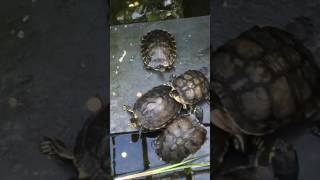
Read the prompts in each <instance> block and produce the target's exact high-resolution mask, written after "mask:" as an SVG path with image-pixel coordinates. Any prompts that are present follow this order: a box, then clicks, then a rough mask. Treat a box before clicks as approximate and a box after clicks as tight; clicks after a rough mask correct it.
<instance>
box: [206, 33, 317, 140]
mask: <svg viewBox="0 0 320 180" xmlns="http://www.w3.org/2000/svg"><path fill="white" fill-rule="evenodd" d="M210 65H211V71H212V73H213V74H212V82H213V84H212V85H213V90H214V93H215V94H216V95H217V96H218V97H219V99H220V102H221V105H222V106H223V108H224V109H225V111H227V112H228V113H229V114H230V115H231V116H232V117H233V120H234V122H235V123H236V125H237V126H239V127H238V128H240V129H241V130H242V131H243V132H245V133H247V134H253V135H263V134H266V133H269V132H272V131H274V130H275V129H277V128H278V127H280V126H283V125H285V124H288V123H290V122H292V121H294V120H295V119H299V118H300V119H301V118H303V117H302V116H303V114H304V109H305V104H306V103H307V102H308V101H309V100H311V99H312V97H313V95H314V94H315V93H316V92H318V91H319V89H317V86H318V83H317V82H319V80H320V79H319V69H318V68H317V66H316V64H315V62H314V59H313V57H312V55H311V53H310V52H309V51H308V50H307V49H306V48H305V47H304V46H303V45H302V43H300V42H299V41H298V40H296V39H295V38H294V37H293V36H292V35H291V34H289V33H287V32H285V31H282V30H280V29H278V28H274V27H253V28H251V29H249V30H248V31H246V32H244V33H242V34H240V36H239V37H237V38H235V39H233V40H231V41H229V42H227V43H226V44H225V45H223V46H222V47H220V48H218V49H217V50H216V51H215V52H214V53H213V54H212V58H211V64H210Z"/></svg>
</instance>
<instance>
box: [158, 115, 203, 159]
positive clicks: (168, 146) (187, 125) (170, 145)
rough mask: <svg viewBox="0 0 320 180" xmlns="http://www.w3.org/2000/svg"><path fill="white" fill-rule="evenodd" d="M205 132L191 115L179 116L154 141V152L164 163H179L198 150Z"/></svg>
mask: <svg viewBox="0 0 320 180" xmlns="http://www.w3.org/2000/svg"><path fill="white" fill-rule="evenodd" d="M206 135H207V130H206V129H205V128H204V127H203V125H201V124H200V123H199V121H198V120H197V119H196V118H195V116H193V115H181V116H179V117H177V118H176V119H175V120H174V121H173V122H172V123H170V124H169V125H168V126H167V127H166V129H165V130H164V131H163V132H162V134H161V135H159V136H158V137H157V139H156V141H155V150H156V153H157V154H158V156H159V157H160V158H161V159H162V160H163V161H165V162H169V163H176V162H180V161H182V160H183V159H185V158H186V157H188V156H189V155H190V154H193V153H195V152H196V151H198V150H199V149H200V147H201V146H202V145H203V144H204V142H205V140H206Z"/></svg>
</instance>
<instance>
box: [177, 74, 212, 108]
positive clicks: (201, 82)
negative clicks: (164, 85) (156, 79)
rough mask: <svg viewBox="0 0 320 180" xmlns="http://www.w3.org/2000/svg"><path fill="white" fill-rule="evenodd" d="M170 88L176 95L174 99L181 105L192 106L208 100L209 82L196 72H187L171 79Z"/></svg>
mask: <svg viewBox="0 0 320 180" xmlns="http://www.w3.org/2000/svg"><path fill="white" fill-rule="evenodd" d="M171 84H172V87H173V89H174V90H175V91H177V93H178V97H177V98H176V100H177V101H179V102H180V103H182V104H189V105H193V104H196V103H199V102H201V101H203V100H206V99H208V97H209V96H210V92H209V80H208V78H206V76H205V75H204V74H203V73H202V72H200V71H197V70H188V71H186V72H184V73H183V74H181V75H180V76H177V77H175V78H173V79H172V81H171Z"/></svg>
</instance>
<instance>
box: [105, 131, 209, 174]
mask: <svg viewBox="0 0 320 180" xmlns="http://www.w3.org/2000/svg"><path fill="white" fill-rule="evenodd" d="M207 126H209V125H207ZM207 128H208V127H207ZM157 135H159V133H148V134H147V135H145V134H143V135H142V136H141V138H139V135H138V133H123V134H116V135H112V136H111V138H110V141H111V142H110V145H111V146H110V152H111V166H112V172H113V176H115V177H117V176H123V175H128V174H133V173H138V172H142V171H145V170H148V169H150V168H157V167H160V166H163V165H167V163H166V162H163V161H162V160H160V158H159V157H158V155H157V154H156V153H155V150H154V145H153V144H154V141H155V138H156V136H157ZM208 136H210V135H208ZM207 141H210V140H209V139H208V140H207ZM206 143H209V142H206ZM204 146H205V145H204ZM204 146H203V147H202V148H206V147H207V146H206V147H204ZM202 148H201V149H202ZM201 149H200V150H199V151H200V152H201ZM196 156H198V155H196ZM191 173H192V174H189V173H187V172H184V171H180V172H171V173H165V174H161V175H157V176H153V177H147V178H146V179H155V178H156V179H167V178H169V179H181V180H183V179H187V180H188V179H192V178H193V177H194V178H196V179H197V180H202V179H203V180H204V179H209V178H210V173H209V168H204V169H199V170H194V171H191Z"/></svg>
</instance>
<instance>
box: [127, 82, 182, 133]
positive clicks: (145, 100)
mask: <svg viewBox="0 0 320 180" xmlns="http://www.w3.org/2000/svg"><path fill="white" fill-rule="evenodd" d="M170 91H171V88H170V87H168V86H164V85H160V86H156V87H154V88H152V89H151V90H149V91H148V92H146V93H145V94H143V95H142V96H141V97H140V98H138V99H137V100H136V102H135V103H134V106H133V108H131V107H130V106H128V105H124V106H123V110H124V111H128V112H130V113H132V114H133V118H132V119H131V122H132V125H133V126H134V127H142V128H144V129H147V130H151V131H152V130H158V129H161V128H163V127H165V126H166V125H167V124H168V123H169V122H170V121H172V120H173V119H174V118H175V117H177V116H178V114H179V112H180V109H181V108H182V105H181V104H179V103H178V102H176V101H175V100H174V99H173V98H171V97H170V96H169V92H170Z"/></svg>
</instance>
